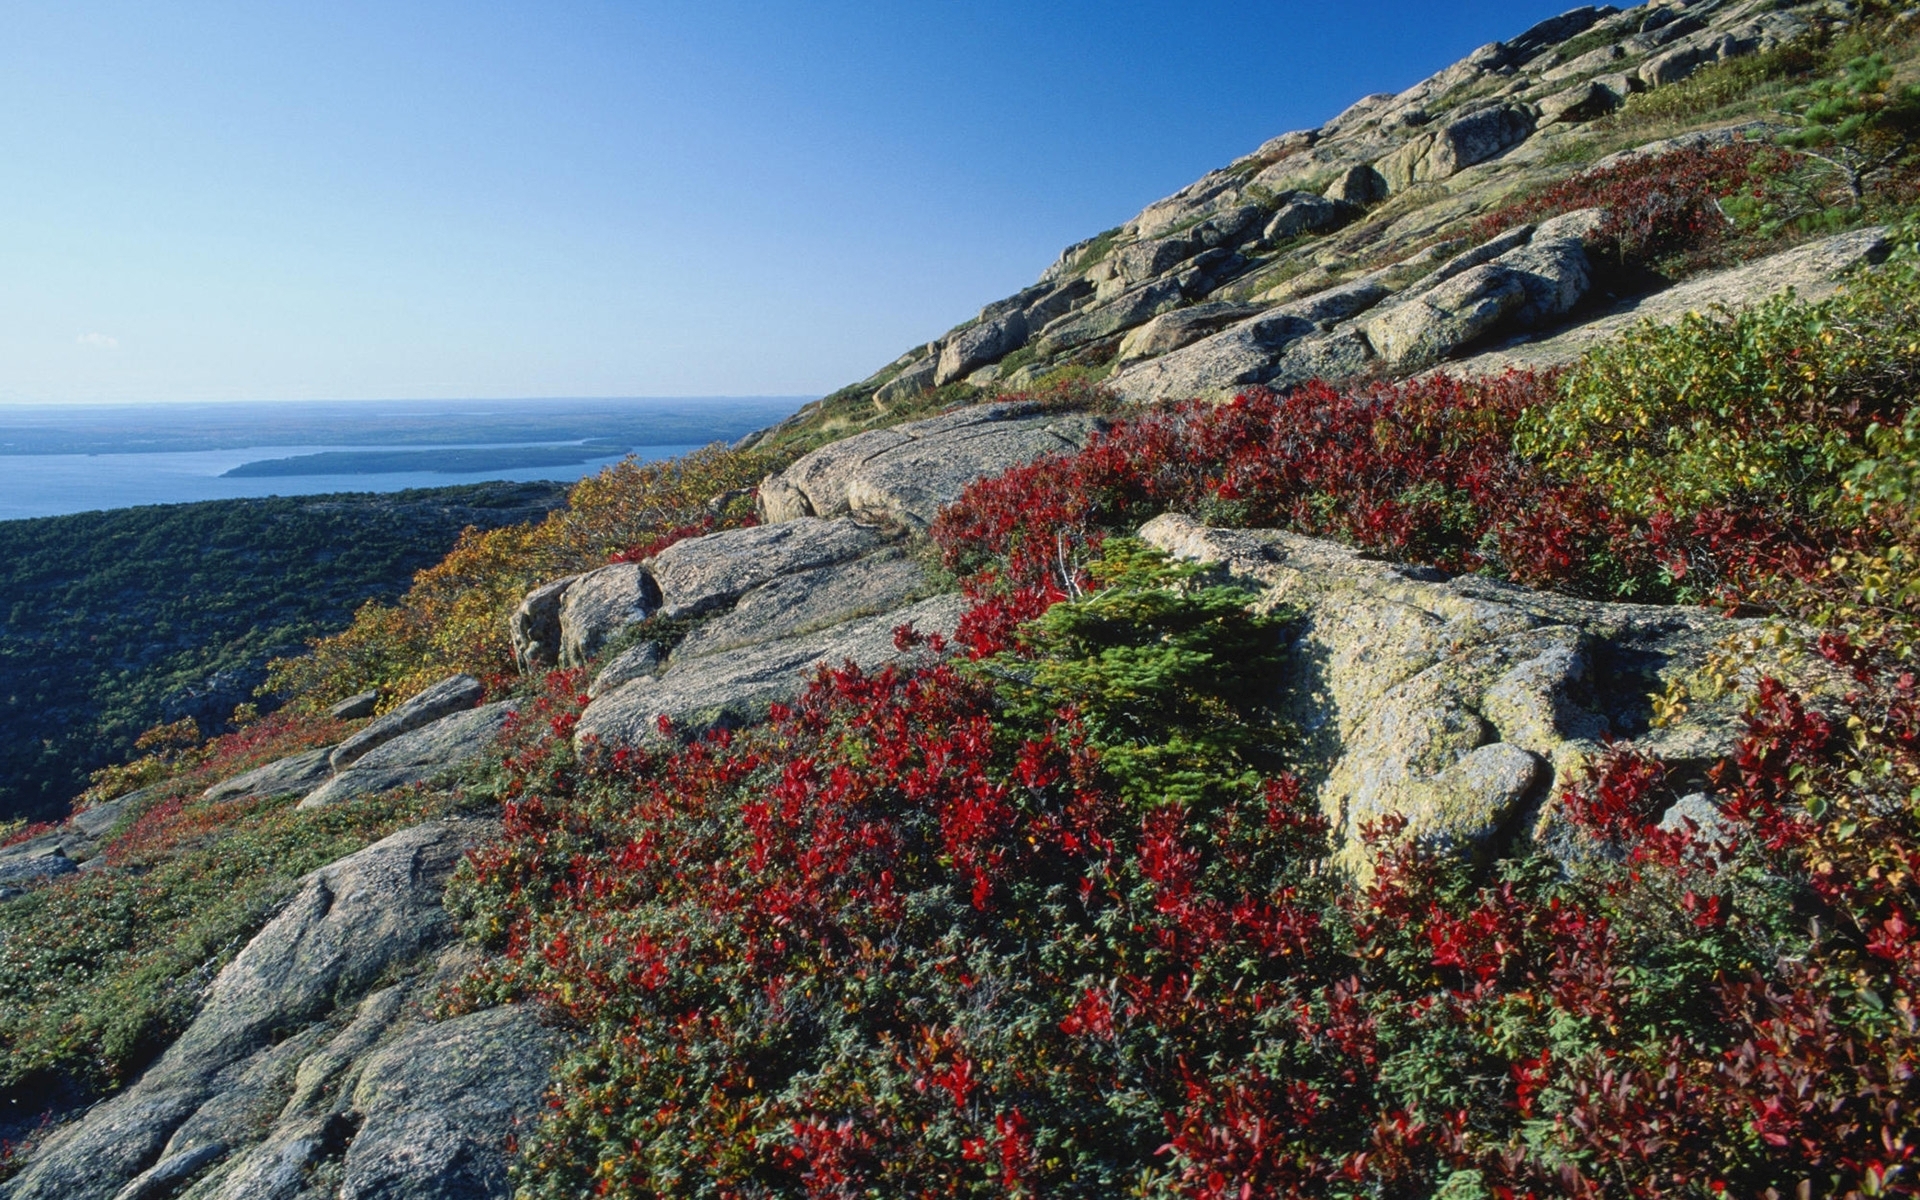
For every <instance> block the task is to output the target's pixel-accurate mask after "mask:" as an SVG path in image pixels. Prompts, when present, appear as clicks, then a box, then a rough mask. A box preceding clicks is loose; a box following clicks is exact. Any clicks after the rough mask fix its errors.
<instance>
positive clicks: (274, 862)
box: [0, 714, 457, 1166]
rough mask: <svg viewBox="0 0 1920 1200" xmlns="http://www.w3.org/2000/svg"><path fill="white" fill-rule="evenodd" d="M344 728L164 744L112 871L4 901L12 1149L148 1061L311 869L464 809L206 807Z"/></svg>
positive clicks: (0, 1100) (115, 841)
mask: <svg viewBox="0 0 1920 1200" xmlns="http://www.w3.org/2000/svg"><path fill="white" fill-rule="evenodd" d="M344 732H345V730H344V729H343V728H342V727H341V726H340V725H339V724H338V723H336V722H327V721H314V720H310V719H296V718H295V717H294V716H293V715H292V714H281V715H276V716H274V717H270V718H267V719H266V720H264V721H261V722H259V723H257V724H254V725H252V726H249V727H248V728H246V729H243V730H240V731H237V732H235V733H232V734H229V735H226V736H224V737H222V738H219V739H216V740H214V741H212V742H211V743H208V744H204V745H201V746H198V747H194V748H191V749H185V750H184V751H183V749H182V748H179V747H175V748H173V749H171V750H168V749H166V748H158V749H156V754H158V755H160V756H162V757H163V758H164V759H165V765H166V766H167V767H168V768H169V769H170V778H168V779H167V780H165V781H164V782H162V783H160V784H158V785H156V786H155V787H153V788H152V790H150V791H149V792H146V793H143V794H142V795H141V797H139V798H138V799H137V801H135V802H132V803H131V804H130V807H129V808H128V809H127V811H126V812H125V813H124V814H123V815H122V817H121V819H120V822H119V825H118V827H117V828H116V830H115V831H114V832H113V835H112V837H111V840H110V841H109V842H108V843H107V846H106V848H105V851H104V858H105V862H106V864H107V865H108V866H109V868H110V869H108V870H102V871H83V872H81V873H80V874H79V875H77V876H73V877H71V878H69V879H67V880H65V881H63V882H61V883H60V884H58V885H57V886H51V887H41V888H35V889H33V890H31V891H29V892H27V894H25V895H23V896H19V897H16V898H14V899H12V900H9V901H8V902H6V903H5V904H0V1113H4V1114H5V1117H4V1118H0V1122H3V1123H0V1140H4V1139H5V1138H7V1137H17V1136H18V1135H19V1134H20V1133H22V1132H28V1131H27V1130H21V1129H18V1128H14V1125H15V1122H16V1121H17V1119H18V1118H19V1117H21V1116H23V1115H26V1116H32V1115H36V1114H38V1112H40V1111H41V1110H42V1109H44V1108H46V1107H48V1106H51V1105H60V1106H70V1105H75V1104H80V1103H83V1102H85V1101H86V1100H87V1099H89V1098H91V1097H93V1096H96V1095H98V1094H100V1093H101V1092H102V1091H105V1090H108V1089H111V1088H113V1087H115V1086H117V1085H119V1084H121V1083H124V1082H126V1081H127V1080H128V1079H129V1078H130V1077H131V1076H132V1075H133V1074H134V1073H136V1072H137V1071H139V1069H140V1068H142V1067H144V1066H145V1065H146V1064H147V1063H148V1062H150V1061H151V1060H152V1059H153V1057H154V1056H155V1055H157V1054H158V1053H159V1052H160V1051H161V1050H163V1049H164V1048H165V1047H166V1046H167V1044H168V1043H169V1042H170V1041H172V1039H173V1038H174V1037H175V1036H177V1035H178V1034H179V1033H180V1031H181V1030H182V1029H184V1028H185V1027H186V1024H187V1022H188V1021H189V1020H191V1018H192V1016H193V1014H194V1011H195V1010H196V1008H197V1007H198V1005H199V1003H200V1000H201V990H202V989H203V988H204V987H205V986H206V984H207V983H208V982H210V981H211V979H212V977H213V974H214V973H215V972H217V971H218V970H219V968H220V967H221V966H223V965H225V963H226V961H227V960H228V959H230V958H231V957H232V956H233V955H234V954H235V953H236V952H237V951H238V950H239V949H240V947H241V946H242V945H244V944H245V943H246V940H247V939H248V938H250V937H251V936H252V935H253V934H254V933H255V932H257V931H258V930H259V928H260V926H261V924H262V923H263V922H264V921H265V920H266V919H267V917H268V915H269V914H270V913H271V912H272V910H273V908H274V905H275V904H277V903H278V902H279V901H281V900H283V899H284V898H285V897H286V896H288V895H289V894H291V893H292V891H293V890H294V887H295V884H296V883H297V881H298V880H299V878H300V877H301V876H302V875H304V874H305V873H306V872H308V871H311V870H313V869H315V868H316V867H320V866H324V865H325V864H327V863H329V862H332V861H334V860H335V859H337V858H340V857H342V856H344V855H346V854H350V853H352V852H353V851H355V850H358V849H360V848H361V847H362V846H365V845H368V844H369V843H371V842H373V841H375V840H377V839H379V838H381V837H384V836H385V835H387V834H389V833H392V832H394V831H396V830H398V829H402V828H405V827H406V826H408V825H411V824H416V823H418V822H419V821H420V820H422V819H424V818H425V817H428V816H431V815H434V814H436V813H440V812H445V811H449V810H450V809H451V808H452V807H454V806H455V805H456V803H457V802H456V801H455V800H453V799H452V798H450V797H448V796H447V795H445V794H442V793H424V792H423V793H420V794H417V795H403V796H397V797H396V796H388V797H383V798H381V799H379V800H370V801H361V802H356V803H351V804H344V805H338V806H335V807H331V808H325V809H320V810H316V811H310V812H300V811H297V810H296V809H295V808H294V807H293V804H294V802H295V801H296V800H297V799H298V797H297V796H282V797H275V798H264V797H243V798H239V799H233V800H226V801H213V802H210V801H206V800H203V799H201V798H200V793H201V792H203V791H204V790H205V789H206V788H207V787H208V786H209V785H211V784H213V783H216V782H218V781H220V780H222V779H226V778H230V777H232V776H233V775H235V774H238V773H240V772H242V771H245V770H249V769H251V768H253V767H255V766H259V765H261V764H263V763H266V762H271V761H273V760H274V759H276V758H281V757H284V756H286V755H288V754H293V753H297V752H299V751H301V750H305V749H308V748H311V747H314V746H324V745H328V744H330V743H332V742H337V741H339V740H340V738H341V737H342V736H343V735H344ZM3 1165H4V1157H0V1166H3Z"/></svg>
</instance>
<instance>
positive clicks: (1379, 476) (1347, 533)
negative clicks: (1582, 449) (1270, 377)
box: [933, 373, 1661, 647]
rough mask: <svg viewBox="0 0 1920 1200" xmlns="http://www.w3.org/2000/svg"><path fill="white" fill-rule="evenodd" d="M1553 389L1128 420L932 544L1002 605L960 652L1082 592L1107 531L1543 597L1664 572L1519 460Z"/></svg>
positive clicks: (1185, 407) (1368, 396) (957, 521)
mask: <svg viewBox="0 0 1920 1200" xmlns="http://www.w3.org/2000/svg"><path fill="white" fill-rule="evenodd" d="M1552 384H1553V381H1552V378H1551V377H1550V376H1538V375H1530V374H1520V373H1516V374H1510V375H1507V376H1505V377H1503V378H1499V379H1492V380H1479V381H1460V380H1454V379H1450V378H1446V377H1436V378H1431V379H1424V380H1417V381H1411V382H1406V383H1400V384H1393V385H1385V384H1382V385H1376V386H1374V387H1372V388H1368V389H1365V390H1361V391H1349V392H1341V391H1336V390H1334V389H1333V388H1330V387H1327V386H1325V385H1323V384H1318V383H1312V384H1307V385H1305V386H1303V387H1301V388H1298V389H1295V390H1294V391H1293V392H1291V393H1289V394H1287V395H1285V396H1279V395H1275V394H1274V393H1272V392H1270V391H1266V390H1264V389H1257V388H1256V389H1253V390H1251V391H1249V392H1247V393H1245V394H1243V395H1240V396H1238V397H1235V398H1234V400H1233V401H1231V402H1230V403H1227V404H1222V405H1211V404H1206V403H1201V402H1190V403H1186V404H1181V405H1176V406H1174V407H1172V408H1169V409H1165V410H1161V411H1158V412H1152V413H1148V414H1146V415H1143V416H1140V417H1136V418H1134V419H1132V420H1128V421H1123V422H1116V423H1115V424H1114V425H1113V426H1112V427H1111V428H1109V429H1108V430H1106V431H1105V432H1104V433H1100V434H1096V435H1095V437H1094V438H1093V440H1092V441H1091V442H1090V443H1089V444H1088V446H1087V447H1086V449H1084V450H1082V451H1080V452H1079V453H1077V454H1067V455H1060V456H1056V457H1052V458H1046V459H1042V460H1040V461H1038V462H1035V463H1032V464H1030V465H1028V466H1025V467H1020V468H1015V469H1014V470H1011V471H1008V472H1006V473H1004V474H1002V475H1000V476H997V477H994V478H991V479H985V480H981V481H979V482H977V483H975V484H973V485H972V486H970V487H969V488H968V489H967V491H966V492H965V493H964V494H963V495H962V497H961V499H960V501H959V502H958V503H956V504H954V505H952V506H950V507H949V508H948V509H947V510H945V511H944V512H943V513H941V515H940V517H939V519H938V520H937V521H936V522H935V524H934V529H933V535H934V537H935V539H936V540H937V541H938V542H939V543H940V545H941V546H942V547H943V549H944V552H945V554H946V560H947V563H948V565H949V566H950V567H952V568H954V569H957V570H960V571H962V572H973V573H974V575H973V578H972V590H973V592H974V593H975V594H976V596H982V597H984V596H998V597H999V598H1000V599H1001V601H1002V604H1003V605H1004V608H993V607H991V606H988V607H985V608H983V609H981V610H979V611H978V612H976V613H975V614H974V615H973V616H972V617H970V618H969V625H968V626H967V627H966V629H965V631H964V632H963V635H962V637H961V639H960V640H961V641H962V643H963V644H970V643H971V642H978V643H979V644H981V645H983V646H987V647H999V646H1002V645H1004V644H1005V643H1006V634H1007V632H1008V631H1010V629H1011V627H1012V626H1013V625H1014V624H1017V623H1018V622H1019V621H1020V620H1023V619H1027V618H1029V617H1031V616H1033V615H1037V613H1038V612H1040V611H1044V608H1045V606H1046V605H1047V604H1049V603H1051V602H1053V601H1054V600H1057V599H1059V598H1060V597H1061V596H1063V595H1064V594H1066V593H1067V592H1068V591H1070V590H1071V589H1073V588H1074V587H1076V586H1084V584H1085V582H1086V581H1085V579H1084V578H1082V577H1081V576H1080V575H1079V570H1078V566H1077V564H1078V562H1079V561H1080V559H1081V558H1082V557H1083V556H1084V554H1086V553H1087V552H1089V551H1091V550H1092V549H1095V548H1097V546H1098V544H1099V542H1100V541H1101V539H1102V538H1104V537H1105V536H1106V535H1107V534H1108V533H1109V532H1111V531H1115V530H1124V529H1130V528H1132V527H1133V526H1135V525H1138V524H1139V523H1141V522H1143V521H1145V520H1146V519H1147V518H1149V517H1152V516H1154V515H1156V514H1158V513H1161V512H1165V511H1168V510H1179V511H1187V512H1193V513H1196V514H1198V515H1200V516H1202V517H1203V518H1205V519H1208V520H1210V521H1213V522H1215V523H1221V524H1230V525H1251V526H1264V527H1281V528H1287V529H1292V530H1295V531H1297V532H1300V533H1304V534H1310V535H1314V536H1319V537H1332V538H1336V539H1339V540H1342V541H1346V542H1350V543H1352V544H1354V545H1358V546H1360V547H1363V548H1365V549H1367V550H1370V551H1374V552H1376V553H1379V554H1383V555H1387V556H1390V557H1393V558H1397V559H1400V560H1402V561H1415V562H1422V563H1429V564H1432V565H1435V566H1438V567H1441V568H1443V569H1446V570H1454V571H1471V570H1478V569H1481V568H1483V567H1489V566H1492V567H1497V568H1498V569H1500V570H1502V571H1503V572H1504V573H1505V574H1507V575H1509V576H1510V577H1512V578H1514V579H1516V580H1518V581H1520V582H1524V583H1528V584H1533V585H1536V586H1549V587H1561V588H1566V589H1570V590H1575V591H1587V592H1602V593H1610V592H1612V591H1615V590H1618V589H1619V588H1620V587H1621V586H1622V584H1623V581H1628V580H1642V581H1644V580H1646V579H1648V578H1650V577H1652V576H1655V575H1657V574H1658V562H1657V561H1656V552H1657V551H1658V550H1660V549H1661V548H1660V547H1657V546H1655V545H1654V544H1653V543H1651V542H1650V541H1649V540H1648V539H1647V538H1646V537H1645V536H1644V534H1643V532H1642V531H1639V530H1636V529H1634V528H1632V527H1630V526H1629V525H1628V524H1627V523H1626V522H1624V521H1622V520H1620V519H1618V518H1616V517H1614V516H1613V515H1612V514H1611V513H1610V512H1609V511H1608V509H1607V508H1606V506H1605V505H1604V504H1603V503H1601V502H1600V500H1599V499H1598V498H1597V497H1596V496H1594V495H1593V494H1592V493H1591V492H1588V491H1586V490H1584V489H1582V488H1580V487H1578V486H1577V485H1570V484H1564V483H1560V482H1557V481H1554V480H1552V479H1549V478H1547V477H1546V476H1545V475H1543V474H1542V473H1541V472H1540V471H1539V470H1538V469H1536V468H1535V467H1533V466H1532V465H1531V464H1529V463H1527V462H1525V461H1523V460H1521V459H1519V458H1517V457H1516V456H1515V455H1514V454H1513V452H1512V449H1511V446H1510V439H1511V435H1512V430H1513V424H1514V421H1515V419H1516V418H1517V417H1518V416H1519V415H1520V414H1521V413H1522V412H1524V411H1525V410H1526V409H1528V408H1530V407H1532V406H1534V405H1537V404H1541V403H1545V402H1548V401H1550V400H1552V399H1553V398H1554V392H1553V386H1552Z"/></svg>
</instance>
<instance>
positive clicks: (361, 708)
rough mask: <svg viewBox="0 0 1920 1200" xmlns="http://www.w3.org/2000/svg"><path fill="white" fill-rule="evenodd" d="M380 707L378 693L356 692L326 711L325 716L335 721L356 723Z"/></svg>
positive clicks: (376, 690)
mask: <svg viewBox="0 0 1920 1200" xmlns="http://www.w3.org/2000/svg"><path fill="white" fill-rule="evenodd" d="M379 706H380V692H379V690H378V689H373V690H370V691H365V692H357V693H355V694H354V695H351V696H348V697H347V698H346V699H345V700H342V701H340V703H338V704H336V705H334V706H333V707H332V708H329V709H328V710H327V715H328V716H330V717H332V718H333V719H334V720H336V721H358V720H362V719H363V718H366V717H370V716H372V715H373V712H374V709H376V708H378V707H379Z"/></svg>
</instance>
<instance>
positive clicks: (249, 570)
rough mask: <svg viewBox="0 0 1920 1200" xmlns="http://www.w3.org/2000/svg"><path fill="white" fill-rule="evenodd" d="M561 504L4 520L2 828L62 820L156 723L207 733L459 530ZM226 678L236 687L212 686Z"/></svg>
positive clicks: (230, 509) (389, 591)
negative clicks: (265, 676)
mask: <svg viewBox="0 0 1920 1200" xmlns="http://www.w3.org/2000/svg"><path fill="white" fill-rule="evenodd" d="M559 501H560V492H559V491H558V489H556V488H555V487H553V486H552V485H548V484H491V485H482V486H476V487H459V488H436V489H431V490H426V491H417V492H406V493H400V494H397V495H383V496H374V495H350V496H322V497H301V498H269V499H263V500H220V501H212V502H208V503H202V504H176V505H164V506H156V507H149V508H134V509H121V510H117V511H113V512H97V513H80V514H76V515H73V516H65V517H47V518H42V519H38V520H30V521H5V522H0V714H4V716H0V730H4V736H0V821H4V820H5V819H6V818H8V817H12V816H31V817H36V818H44V817H48V816H53V815H65V812H66V804H67V801H68V800H70V799H72V798H73V796H74V795H75V793H77V792H79V791H80V789H81V788H82V787H84V786H86V778H87V773H88V772H89V771H91V770H93V769H94V768H96V767H100V766H103V765H105V764H107V763H109V762H114V761H118V760H119V759H121V758H124V757H125V756H126V755H127V754H128V753H129V752H130V751H132V750H133V741H134V739H135V738H136V737H137V736H138V735H139V733H140V732H141V731H142V730H144V729H146V728H147V727H148V726H151V725H153V724H154V723H156V722H158V721H162V720H166V721H172V720H176V719H179V718H181V717H183V716H194V717H196V718H197V719H198V720H199V722H200V723H201V724H202V725H203V726H205V727H206V732H209V733H211V732H213V731H214V730H215V729H216V728H217V727H218V726H219V725H220V723H222V722H224V721H225V720H226V719H227V717H228V716H229V714H231V712H232V711H233V708H234V706H235V705H236V704H239V703H243V702H246V701H247V700H248V699H249V698H250V695H251V692H252V689H253V688H254V686H255V685H257V684H258V683H259V682H260V674H259V671H260V669H261V668H262V667H263V666H264V665H265V663H266V660H267V658H268V657H269V656H271V655H274V654H285V653H287V651H288V650H289V649H290V648H292V647H297V646H298V645H300V643H301V642H302V641H303V640H305V639H307V638H310V637H315V636H318V635H321V634H325V633H330V632H332V631H334V630H337V629H339V628H341V627H342V626H343V625H345V624H346V622H347V620H348V619H349V617H350V616H351V614H352V612H353V610H354V609H355V608H357V607H358V606H360V605H361V604H363V603H365V602H366V601H367V600H368V599H369V598H376V597H389V596H392V595H394V594H396V593H397V592H399V591H400V590H401V589H402V588H404V587H405V586H406V581H407V579H408V578H409V577H410V576H411V575H412V574H413V572H415V571H418V570H420V569H421V568H423V567H426V566H428V565H430V564H431V563H434V562H436V561H438V560H439V559H440V557H441V556H442V555H444V554H445V553H446V552H447V549H448V548H449V547H450V546H452V545H453V543H454V541H455V540H456V539H457V538H458V537H459V536H460V531H461V530H462V529H463V528H465V527H467V526H469V525H473V526H478V527H481V528H490V527H493V526H497V525H501V524H504V523H510V522H519V521H525V520H528V519H529V518H536V517H538V516H540V515H541V514H543V513H545V512H547V511H548V510H550V509H551V508H553V507H554V506H555V505H556V504H557V503H559ZM222 672H230V673H231V675H230V682H229V684H228V686H226V687H224V688H221V687H216V688H213V689H207V687H206V684H207V682H208V680H209V678H210V677H216V676H219V675H220V674H221V673H222ZM195 688H199V689H201V693H202V694H201V695H199V696H196V695H195V693H194V691H193V689H195ZM209 691H210V693H211V694H207V693H209Z"/></svg>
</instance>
